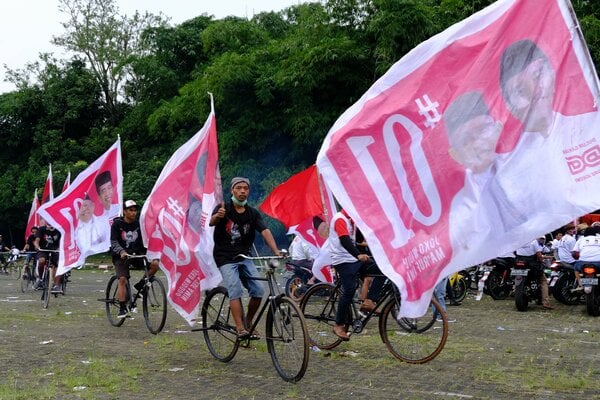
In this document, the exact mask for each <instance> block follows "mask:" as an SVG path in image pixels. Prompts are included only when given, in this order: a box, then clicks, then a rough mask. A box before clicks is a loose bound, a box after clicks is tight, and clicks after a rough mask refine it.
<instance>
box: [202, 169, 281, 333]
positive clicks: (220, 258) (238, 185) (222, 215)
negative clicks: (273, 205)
mask: <svg viewBox="0 0 600 400" xmlns="http://www.w3.org/2000/svg"><path fill="white" fill-rule="evenodd" d="M231 194H232V196H231V202H227V204H225V203H221V204H220V205H219V206H217V207H216V208H215V209H214V211H213V214H212V216H211V218H210V226H214V227H215V233H214V240H215V247H214V250H213V256H214V257H215V262H216V264H217V266H218V267H219V270H220V271H221V275H222V276H223V286H225V288H226V289H227V292H228V295H229V304H230V309H231V314H232V315H233V319H234V321H235V326H236V329H237V332H238V335H239V336H240V337H244V336H248V330H247V329H248V328H249V327H250V326H252V321H253V319H254V315H255V314H256V311H258V307H259V306H260V302H261V300H262V296H263V288H262V286H261V284H260V282H259V281H255V280H250V279H245V278H246V277H252V276H258V271H257V269H256V267H255V266H254V263H253V262H252V261H250V260H246V259H243V258H241V257H237V256H238V255H239V254H244V255H250V248H251V247H252V244H253V243H254V237H255V232H256V231H258V232H260V234H261V235H262V237H263V239H264V240H265V243H266V244H267V245H268V246H269V247H270V248H271V250H272V251H273V253H275V255H278V256H279V255H280V253H279V249H277V244H276V243H275V239H274V238H273V235H272V234H271V231H270V230H269V229H268V228H267V227H266V225H265V224H264V222H263V220H262V217H261V215H260V213H259V212H258V210H256V209H255V208H252V207H250V206H248V205H247V202H248V195H249V194H250V180H249V179H248V178H243V177H236V178H233V179H232V180H231ZM242 285H243V286H244V287H245V288H246V289H247V290H248V295H249V296H250V301H249V302H248V313H247V314H246V325H244V321H243V317H242V316H243V308H242V301H241V297H242V294H243V291H242ZM253 335H254V336H258V334H257V332H256V331H255V332H254V334H253Z"/></svg>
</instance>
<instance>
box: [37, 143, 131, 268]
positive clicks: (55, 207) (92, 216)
mask: <svg viewBox="0 0 600 400" xmlns="http://www.w3.org/2000/svg"><path fill="white" fill-rule="evenodd" d="M122 186H123V172H122V165H121V146H120V140H117V142H115V144H113V145H112V146H111V147H110V148H109V149H108V150H107V151H106V152H105V153H104V154H103V155H102V156H101V157H99V158H98V159H97V160H95V161H94V162H93V163H92V164H90V166H88V167H87V168H86V169H85V170H83V171H82V172H81V173H80V174H79V175H78V176H77V178H75V180H74V181H73V182H72V183H71V184H70V185H69V186H68V188H66V190H65V191H64V192H63V193H61V195H60V196H59V197H57V198H55V199H54V200H52V201H50V202H49V203H46V204H44V205H42V206H41V207H40V209H39V214H40V216H41V217H42V218H44V219H45V220H46V221H48V223H50V224H51V225H52V226H54V227H55V228H56V229H58V230H59V231H60V233H61V234H62V239H61V244H60V253H59V262H58V273H59V274H62V273H64V272H66V271H68V270H69V269H71V268H73V267H75V266H80V265H83V263H84V262H85V258H86V257H87V256H90V255H92V254H98V253H103V252H106V251H108V249H109V248H110V224H111V221H112V220H113V219H114V218H115V217H118V216H119V215H120V212H121V207H120V206H119V204H121V203H122V198H123V196H122Z"/></svg>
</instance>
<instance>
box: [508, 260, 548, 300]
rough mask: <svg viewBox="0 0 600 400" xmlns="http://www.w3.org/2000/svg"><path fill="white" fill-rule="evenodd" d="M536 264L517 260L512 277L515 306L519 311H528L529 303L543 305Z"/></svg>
mask: <svg viewBox="0 0 600 400" xmlns="http://www.w3.org/2000/svg"><path fill="white" fill-rule="evenodd" d="M538 268H540V267H539V266H538V265H536V262H534V261H529V260H523V259H519V258H517V260H516V262H515V267H514V268H513V269H512V270H511V273H510V274H511V276H512V277H514V280H515V305H516V307H517V310H519V311H527V308H528V307H529V302H531V301H535V302H537V303H541V301H542V291H541V288H540V286H539V285H538V281H537V274H538V272H537V271H538Z"/></svg>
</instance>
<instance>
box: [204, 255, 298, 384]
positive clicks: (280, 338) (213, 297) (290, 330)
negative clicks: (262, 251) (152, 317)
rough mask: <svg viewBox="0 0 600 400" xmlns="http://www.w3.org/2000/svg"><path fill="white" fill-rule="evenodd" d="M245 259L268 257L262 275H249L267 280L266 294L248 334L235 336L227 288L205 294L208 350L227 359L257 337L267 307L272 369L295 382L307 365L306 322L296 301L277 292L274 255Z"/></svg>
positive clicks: (262, 259)
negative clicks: (267, 290) (256, 332)
mask: <svg viewBox="0 0 600 400" xmlns="http://www.w3.org/2000/svg"><path fill="white" fill-rule="evenodd" d="M239 257H243V258H245V259H247V260H253V261H267V267H266V269H265V277H254V278H248V279H253V280H258V281H265V282H267V283H268V287H269V295H268V297H267V301H265V302H264V303H263V304H262V306H261V308H260V310H259V312H258V313H257V316H256V318H255V320H254V323H253V325H252V326H251V327H249V334H248V335H245V336H242V337H240V336H238V334H237V330H236V327H235V322H234V321H233V316H232V314H231V310H230V308H229V297H228V295H227V289H225V288H224V287H222V286H219V287H216V288H214V289H212V290H210V291H208V293H207V294H206V298H205V299H204V302H203V303H202V314H201V315H202V328H196V329H192V331H202V332H203V333H204V340H205V341H206V345H207V346H208V350H209V352H210V353H211V354H212V356H213V357H215V358H216V359H217V360H219V361H222V362H229V361H231V360H232V359H233V357H234V356H235V354H236V353H237V351H238V349H239V347H240V346H244V347H248V346H249V345H250V341H251V340H256V338H255V337H253V333H254V332H255V331H256V327H257V325H258V324H259V322H260V320H261V318H262V316H263V314H264V313H265V311H267V321H266V341H267V348H268V351H269V354H270V355H271V360H272V362H273V366H274V367H275V370H276V371H277V373H278V374H279V376H280V377H281V378H282V379H283V380H284V381H287V382H298V381H299V380H300V379H302V377H303V376H304V373H305V372H306V368H307V367H308V357H309V354H310V353H309V342H308V331H307V329H306V322H305V321H304V317H303V315H302V312H301V311H300V308H299V307H298V305H297V304H296V302H295V301H294V300H292V299H290V298H289V297H287V296H285V294H283V293H280V290H279V287H278V285H277V282H276V279H275V268H276V267H277V266H278V263H277V261H276V260H278V259H281V257H277V256H266V257H248V256H245V255H239Z"/></svg>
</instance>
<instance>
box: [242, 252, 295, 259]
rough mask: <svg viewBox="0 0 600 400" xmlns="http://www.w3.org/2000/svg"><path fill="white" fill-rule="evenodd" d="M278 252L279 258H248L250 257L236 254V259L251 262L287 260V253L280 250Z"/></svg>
mask: <svg viewBox="0 0 600 400" xmlns="http://www.w3.org/2000/svg"><path fill="white" fill-rule="evenodd" d="M280 252H281V255H280V256H258V257H250V256H247V255H245V254H238V255H237V256H236V257H241V258H245V259H246V260H252V261H268V260H283V259H285V258H287V251H285V250H280Z"/></svg>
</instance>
